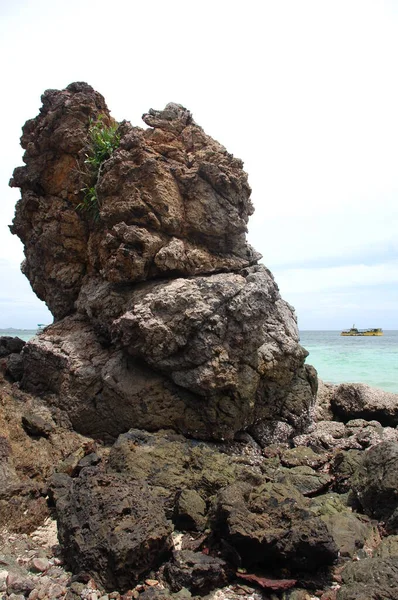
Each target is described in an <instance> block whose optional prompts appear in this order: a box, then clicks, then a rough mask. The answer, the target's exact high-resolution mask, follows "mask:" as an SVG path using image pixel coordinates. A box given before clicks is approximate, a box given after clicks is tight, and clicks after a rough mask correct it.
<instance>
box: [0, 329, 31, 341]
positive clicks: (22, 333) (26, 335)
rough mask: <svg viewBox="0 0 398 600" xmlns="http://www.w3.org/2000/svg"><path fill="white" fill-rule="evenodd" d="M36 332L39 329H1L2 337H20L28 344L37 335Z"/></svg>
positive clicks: (0, 334)
mask: <svg viewBox="0 0 398 600" xmlns="http://www.w3.org/2000/svg"><path fill="white" fill-rule="evenodd" d="M36 331H37V329H0V336H2V335H8V336H10V337H19V338H20V339H21V340H24V342H27V341H28V340H30V338H32V337H33V336H34V335H35V334H36Z"/></svg>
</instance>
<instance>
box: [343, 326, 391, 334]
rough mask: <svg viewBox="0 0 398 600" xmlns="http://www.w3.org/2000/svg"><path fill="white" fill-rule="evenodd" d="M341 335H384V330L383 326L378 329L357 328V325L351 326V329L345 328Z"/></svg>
mask: <svg viewBox="0 0 398 600" xmlns="http://www.w3.org/2000/svg"><path fill="white" fill-rule="evenodd" d="M340 335H345V336H354V335H355V336H374V335H384V334H383V330H382V329H381V328H377V329H357V328H356V327H355V325H353V326H352V327H351V329H343V331H342V332H341V333H340Z"/></svg>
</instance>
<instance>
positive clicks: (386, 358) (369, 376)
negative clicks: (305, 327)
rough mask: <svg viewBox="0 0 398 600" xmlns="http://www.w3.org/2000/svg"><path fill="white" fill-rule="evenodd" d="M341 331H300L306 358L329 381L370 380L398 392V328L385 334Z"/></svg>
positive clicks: (365, 381)
mask: <svg viewBox="0 0 398 600" xmlns="http://www.w3.org/2000/svg"><path fill="white" fill-rule="evenodd" d="M340 333H341V332H340V331H300V344H301V345H302V346H304V348H305V349H306V350H308V352H309V356H308V357H307V359H306V362H307V363H308V364H310V365H313V366H314V367H315V368H316V370H317V371H318V377H319V378H320V379H322V380H323V381H325V382H326V383H367V384H368V385H371V386H373V387H377V388H380V389H382V390H385V391H387V392H395V393H398V331H391V330H390V331H389V330H384V332H383V333H384V335H383V336H380V337H378V336H375V337H362V336H359V337H344V336H341V335H340Z"/></svg>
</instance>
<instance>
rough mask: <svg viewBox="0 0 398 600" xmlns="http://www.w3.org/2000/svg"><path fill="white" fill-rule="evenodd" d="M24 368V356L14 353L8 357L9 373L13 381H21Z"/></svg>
mask: <svg viewBox="0 0 398 600" xmlns="http://www.w3.org/2000/svg"><path fill="white" fill-rule="evenodd" d="M23 370H24V361H23V356H21V355H20V354H16V353H12V354H9V356H8V357H7V369H6V373H7V375H10V376H11V379H12V380H13V381H21V379H22V376H23Z"/></svg>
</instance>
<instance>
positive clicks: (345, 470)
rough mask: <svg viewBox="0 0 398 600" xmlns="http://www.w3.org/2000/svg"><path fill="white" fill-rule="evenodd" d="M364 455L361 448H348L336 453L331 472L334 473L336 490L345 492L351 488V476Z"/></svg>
mask: <svg viewBox="0 0 398 600" xmlns="http://www.w3.org/2000/svg"><path fill="white" fill-rule="evenodd" d="M362 455H363V453H362V452H361V451H360V450H347V451H341V452H337V454H335V456H334V459H333V461H332V465H331V472H332V473H333V475H334V483H333V489H334V490H335V491H336V492H338V493H340V494H343V493H345V492H348V490H349V489H350V488H351V477H352V476H353V475H354V473H355V471H356V470H357V468H358V466H359V464H360V463H361V461H362V457H363V456H362Z"/></svg>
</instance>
